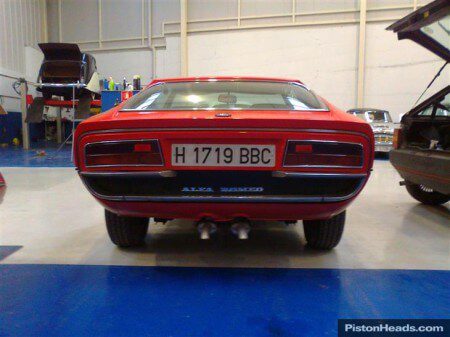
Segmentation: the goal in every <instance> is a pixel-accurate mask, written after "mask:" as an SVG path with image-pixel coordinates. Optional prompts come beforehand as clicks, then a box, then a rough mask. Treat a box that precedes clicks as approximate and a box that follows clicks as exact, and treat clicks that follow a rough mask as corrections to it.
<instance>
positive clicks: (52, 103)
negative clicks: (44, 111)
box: [27, 95, 102, 108]
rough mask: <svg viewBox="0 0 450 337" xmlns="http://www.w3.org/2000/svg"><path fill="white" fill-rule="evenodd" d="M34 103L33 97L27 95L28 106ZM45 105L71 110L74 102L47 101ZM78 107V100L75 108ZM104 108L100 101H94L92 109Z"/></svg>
mask: <svg viewBox="0 0 450 337" xmlns="http://www.w3.org/2000/svg"><path fill="white" fill-rule="evenodd" d="M31 103H33V96H32V95H27V104H31ZM44 105H47V106H59V107H67V108H71V107H72V105H73V102H72V101H60V100H57V99H46V100H45V101H44ZM77 105H78V100H75V106H77ZM101 106H102V102H101V100H99V99H94V100H93V101H92V103H91V107H95V108H100V107H101Z"/></svg>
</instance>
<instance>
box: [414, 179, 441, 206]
mask: <svg viewBox="0 0 450 337" xmlns="http://www.w3.org/2000/svg"><path fill="white" fill-rule="evenodd" d="M406 190H407V191H408V193H409V194H410V195H411V196H412V197H413V198H414V199H416V200H417V201H420V202H421V203H423V204H426V205H441V204H444V203H446V202H447V201H449V200H450V197H449V196H448V195H445V194H442V193H439V192H436V191H433V190H432V189H431V188H427V187H426V186H423V185H417V184H413V183H411V182H406Z"/></svg>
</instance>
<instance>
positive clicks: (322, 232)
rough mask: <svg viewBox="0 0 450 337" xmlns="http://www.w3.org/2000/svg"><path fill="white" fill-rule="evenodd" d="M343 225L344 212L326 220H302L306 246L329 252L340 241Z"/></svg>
mask: <svg viewBox="0 0 450 337" xmlns="http://www.w3.org/2000/svg"><path fill="white" fill-rule="evenodd" d="M344 225H345V211H344V212H342V213H339V214H338V215H335V216H334V217H332V218H330V219H327V220H303V229H304V231H305V237H306V241H307V242H308V246H310V247H311V248H315V249H324V250H330V249H333V248H334V247H336V246H337V245H338V243H339V241H341V237H342V233H343V232H344Z"/></svg>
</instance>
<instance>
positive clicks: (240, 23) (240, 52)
mask: <svg viewBox="0 0 450 337" xmlns="http://www.w3.org/2000/svg"><path fill="white" fill-rule="evenodd" d="M427 2H429V0H419V1H417V3H418V4H419V5H423V4H424V3H427ZM82 3H83V6H80V1H76V0H61V20H62V21H63V22H64V27H62V29H61V31H60V30H59V20H58V13H59V10H58V2H57V1H52V0H47V13H48V24H49V25H48V26H49V39H50V40H51V41H59V40H61V41H63V42H77V43H80V46H81V48H82V49H84V50H88V51H91V50H93V51H92V53H93V54H94V56H95V57H96V59H97V65H98V68H99V71H100V73H101V74H102V76H104V77H107V76H113V78H114V79H115V80H116V81H121V80H122V78H123V76H125V77H127V79H129V78H131V76H133V75H135V74H140V75H141V76H142V78H143V83H146V82H148V81H149V80H150V79H151V78H152V77H174V76H179V75H180V37H179V31H180V25H179V21H180V4H179V0H152V2H151V3H152V13H153V14H152V16H151V18H149V17H148V10H149V2H148V0H144V7H142V0H129V1H127V2H125V0H102V1H101V7H102V14H103V15H102V19H101V22H99V20H98V15H99V6H98V3H99V2H98V1H97V0H84V1H82ZM240 3H241V13H240V14H241V17H240V20H238V18H237V12H238V0H208V1H206V0H188V32H189V34H188V68H189V75H255V76H276V77H290V78H298V79H300V80H302V81H303V82H305V83H306V84H307V85H308V86H310V87H311V88H312V89H314V90H315V91H317V92H318V93H319V94H321V95H322V96H324V97H325V98H327V99H329V100H330V101H331V102H332V103H334V104H336V105H337V106H338V107H340V108H342V109H349V108H354V107H356V95H357V93H356V91H357V88H356V83H357V64H358V60H357V55H358V34H359V23H358V18H359V13H358V9H359V1H358V0H295V2H294V5H295V6H294V7H293V2H292V0H240ZM414 3H415V1H414V0H367V7H368V13H367V19H368V21H369V23H368V24H367V33H366V66H365V75H366V76H365V82H364V84H365V90H364V106H365V107H375V108H385V109H388V110H390V111H391V112H392V113H393V115H394V118H396V116H397V115H398V114H402V113H403V112H405V111H407V110H408V109H409V108H410V107H411V105H412V103H413V102H414V101H415V100H416V99H417V97H419V95H420V93H421V92H422V90H423V89H424V88H425V86H426V84H427V83H428V81H429V80H431V77H432V76H433V75H434V73H435V72H436V71H437V69H438V68H439V67H440V66H441V64H442V61H439V59H438V58H437V57H435V56H433V54H432V53H430V52H428V51H427V50H424V49H423V48H421V47H419V46H417V45H415V44H414V43H413V42H411V41H400V42H399V41H398V40H397V37H396V35H395V34H393V33H392V32H388V31H386V30H385V28H386V27H387V26H388V25H389V24H390V23H392V21H393V20H394V19H395V18H400V17H403V16H404V15H406V14H408V13H410V12H411V10H412V6H413V4H414ZM386 7H392V8H391V9H388V8H386ZM142 8H144V15H143V16H142V13H143V12H142V10H141V9H142ZM380 8H381V9H380ZM293 9H295V14H294V15H293V14H292V10H293ZM333 11H337V12H333ZM261 15H266V16H267V15H269V17H263V18H262V17H259V16H261ZM149 19H150V22H149V21H148V20H149ZM379 20H382V21H381V22H375V21H379ZM331 21H334V22H336V21H339V22H341V23H334V24H333V23H330V22H331ZM344 22H345V23H344ZM142 23H144V26H142ZM293 24H298V26H291V27H286V26H287V25H293ZM79 25H82V27H81V28H80V27H78V26H79ZM149 26H150V30H151V33H152V36H153V39H152V42H153V44H158V45H159V46H160V48H158V49H157V50H156V51H155V54H156V64H155V74H152V58H153V55H152V52H151V50H150V49H149V48H148V47H147V45H148V33H149ZM255 26H265V27H267V26H274V27H271V28H255ZM283 26H284V27H283ZM100 27H101V30H102V31H101V32H100V31H99V28H100ZM142 27H143V28H144V29H142ZM224 29H229V30H224ZM100 35H101V36H100ZM123 38H130V39H131V40H126V41H124V40H122V41H111V40H114V39H123ZM142 42H144V45H142ZM162 46H165V47H164V48H161V47H162ZM128 47H132V49H130V50H127V49H121V48H128ZM99 48H100V49H102V51H97V49H99ZM114 48H117V50H113V51H112V50H110V49H114ZM448 82H449V72H448V71H447V72H446V73H445V74H443V75H442V77H441V79H440V82H439V83H440V84H441V86H443V85H444V84H446V83H448ZM438 86H439V85H436V86H435V87H438Z"/></svg>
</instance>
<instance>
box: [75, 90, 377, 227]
mask: <svg viewBox="0 0 450 337" xmlns="http://www.w3.org/2000/svg"><path fill="white" fill-rule="evenodd" d="M294 85H299V84H294ZM163 90H165V89H163ZM245 90H247V89H245ZM191 96H192V95H191ZM147 99H150V100H151V99H152V98H151V95H150V96H148V97H147ZM195 99H196V98H195ZM195 99H194V98H192V97H191V101H192V100H193V101H195ZM219 101H220V102H222V103H220V105H223V104H225V105H226V104H232V105H233V106H236V105H237V104H238V103H237V102H236V101H235V97H232V96H230V95H228V96H227V95H226V94H225V96H223V97H222V98H219ZM231 101H233V102H231ZM197 103H198V102H197ZM220 108H221V109H190V110H188V109H187V108H186V107H185V108H184V110H183V109H169V110H158V109H154V110H145V109H144V110H141V111H139V110H137V109H127V108H126V105H125V107H124V106H119V107H118V108H117V109H116V110H113V111H110V112H109V113H107V114H104V115H102V116H98V117H94V118H91V119H89V120H88V121H86V122H84V123H82V124H80V126H79V127H78V128H77V131H76V146H75V158H76V165H77V168H78V170H79V173H80V176H81V177H82V180H83V182H84V183H85V185H86V186H87V188H88V189H89V191H90V192H91V193H92V194H93V195H94V196H95V197H96V198H97V199H98V200H99V201H100V202H101V203H102V204H103V205H104V206H105V207H106V208H107V209H109V210H111V211H113V212H115V213H117V214H120V215H124V216H145V217H156V218H164V219H173V218H188V219H196V220H198V219H202V218H209V219H214V220H217V221H226V220H231V219H235V218H246V219H252V220H292V221H293V220H298V219H326V218H330V217H332V216H334V215H336V214H339V213H341V212H342V211H343V210H344V209H345V208H346V207H347V206H348V205H349V204H350V203H351V201H352V200H354V198H355V197H356V195H357V194H358V193H359V192H360V191H361V189H362V188H363V186H364V184H365V183H366V181H367V179H368V177H369V174H370V171H371V168H372V163H373V149H374V141H373V134H372V131H371V128H370V126H369V125H367V124H366V123H364V122H362V121H360V120H359V119H358V118H356V117H353V116H349V115H347V114H345V113H343V112H340V111H338V110H337V109H335V108H334V107H332V106H331V105H330V104H325V105H323V106H321V107H320V108H316V109H306V108H301V109H298V110H295V109H294V110H282V109H278V110H277V109H275V108H276V107H275V108H272V109H268V107H267V106H265V107H262V106H260V105H257V106H256V107H251V108H248V109H242V108H241V109H230V108H229V109H223V108H224V107H223V106H220ZM258 108H260V109H258Z"/></svg>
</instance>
